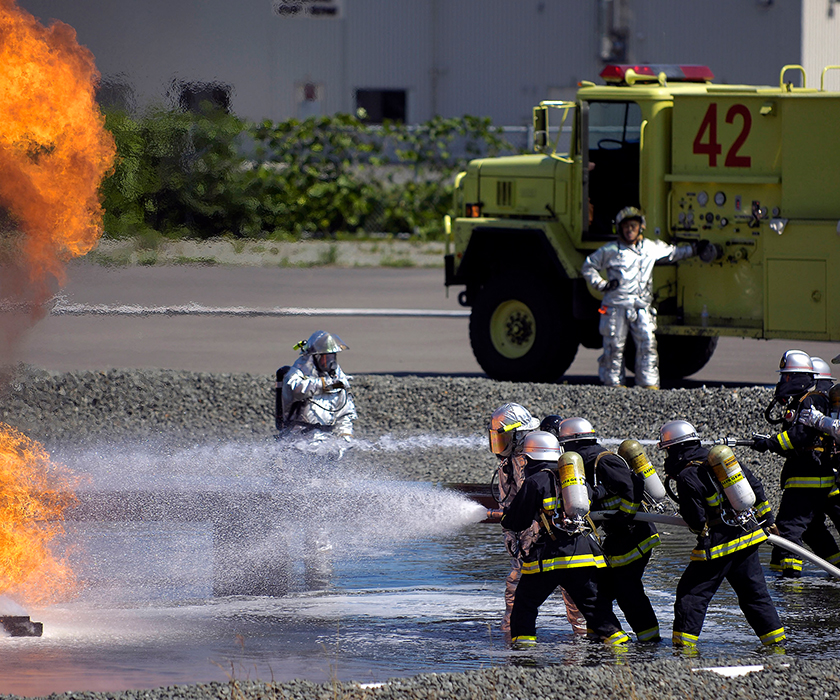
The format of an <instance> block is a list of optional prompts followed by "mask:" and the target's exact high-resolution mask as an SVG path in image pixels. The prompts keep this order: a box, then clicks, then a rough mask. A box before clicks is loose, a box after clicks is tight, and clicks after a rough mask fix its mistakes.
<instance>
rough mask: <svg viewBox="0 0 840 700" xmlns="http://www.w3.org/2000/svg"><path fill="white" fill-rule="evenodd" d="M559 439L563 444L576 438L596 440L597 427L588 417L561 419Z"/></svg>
mask: <svg viewBox="0 0 840 700" xmlns="http://www.w3.org/2000/svg"><path fill="white" fill-rule="evenodd" d="M558 432H559V434H558V435H557V439H558V440H559V441H560V444H561V445H565V444H566V443H567V442H574V441H576V440H594V439H595V428H593V427H592V423H590V422H589V421H588V420H586V418H567V419H566V420H564V421H560V425H559V429H558Z"/></svg>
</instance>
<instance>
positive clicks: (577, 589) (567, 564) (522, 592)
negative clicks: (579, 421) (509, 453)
mask: <svg viewBox="0 0 840 700" xmlns="http://www.w3.org/2000/svg"><path fill="white" fill-rule="evenodd" d="M590 495H591V487H590V486H589V485H588V484H587V483H586V479H585V477H584V472H583V461H582V460H581V458H580V455H578V454H576V453H574V452H566V453H565V454H563V455H561V456H560V460H559V463H558V466H557V468H556V469H540V470H539V471H536V472H535V473H533V474H531V475H530V476H528V477H526V479H525V481H524V482H523V483H522V487H521V488H520V489H519V492H518V493H517V494H516V497H515V498H514V499H513V502H512V503H511V504H510V505H509V506H507V507H505V510H504V515H503V516H502V521H501V523H502V527H504V528H506V529H508V530H513V531H516V532H521V531H522V530H525V529H527V528H529V527H531V525H532V523H534V521H536V522H537V523H538V524H539V525H538V534H537V537H536V540H535V541H534V542H533V543H532V544H531V546H530V548H529V549H528V552H527V553H523V555H522V577H521V580H520V581H519V585H518V586H517V587H516V595H515V597H514V600H513V611H512V613H511V619H510V628H511V643H512V644H513V647H514V648H518V649H522V648H528V647H531V646H534V645H535V644H536V641H537V632H536V629H537V627H536V625H537V614H538V612H539V608H540V605H542V604H543V602H544V601H545V600H546V599H547V598H548V597H549V596H550V595H551V594H552V592H553V591H554V590H555V589H556V588H557V587H558V586H562V587H563V589H564V590H565V591H566V593H568V595H570V596H571V598H572V600H574V602H575V604H576V605H577V607H578V610H580V612H581V613H582V614H583V616H584V617H585V618H586V622H587V624H588V630H589V632H590V633H591V634H593V635H595V636H597V637H598V638H600V639H602V640H605V641H606V642H607V643H608V644H623V643H626V642H628V641H629V638H628V636H627V635H626V634H625V633H624V632H623V631H622V629H621V624H620V623H619V621H618V618H616V616H615V614H614V613H613V611H612V602H611V601H610V600H609V598H607V597H605V596H604V595H603V594H602V593H601V592H600V590H599V584H600V583H601V579H602V576H603V572H604V571H605V569H606V566H607V564H606V561H605V560H604V555H603V553H602V552H601V549H600V547H599V546H598V544H597V542H596V541H595V539H594V538H593V537H592V535H591V531H590V529H589V528H588V527H587V523H586V519H585V518H586V515H587V514H588V513H589V501H590Z"/></svg>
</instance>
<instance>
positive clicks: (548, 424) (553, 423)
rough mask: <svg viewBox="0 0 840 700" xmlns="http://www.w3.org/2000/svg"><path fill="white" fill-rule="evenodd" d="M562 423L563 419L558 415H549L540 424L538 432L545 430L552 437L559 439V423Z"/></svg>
mask: <svg viewBox="0 0 840 700" xmlns="http://www.w3.org/2000/svg"><path fill="white" fill-rule="evenodd" d="M562 421H563V418H562V417H561V416H558V415H554V414H552V415H550V416H546V417H545V418H543V419H542V422H541V423H540V430H545V431H546V432H549V433H551V434H552V435H553V436H554V437H556V438H559V437H560V423H561V422H562Z"/></svg>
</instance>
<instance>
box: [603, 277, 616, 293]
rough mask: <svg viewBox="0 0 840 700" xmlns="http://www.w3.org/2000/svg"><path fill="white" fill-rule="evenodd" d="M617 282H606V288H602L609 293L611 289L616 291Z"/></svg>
mask: <svg viewBox="0 0 840 700" xmlns="http://www.w3.org/2000/svg"><path fill="white" fill-rule="evenodd" d="M618 285H619V281H618V280H610V281H609V282H607V286H606V287H604V291H605V292H611V291H612V290H613V289H618Z"/></svg>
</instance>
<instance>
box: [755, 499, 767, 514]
mask: <svg viewBox="0 0 840 700" xmlns="http://www.w3.org/2000/svg"><path fill="white" fill-rule="evenodd" d="M755 512H756V513H758V514H759V515H767V514H768V513H769V512H770V504H769V503H768V502H767V501H762V502H761V503H759V504H758V505H757V506H756V508H755Z"/></svg>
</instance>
